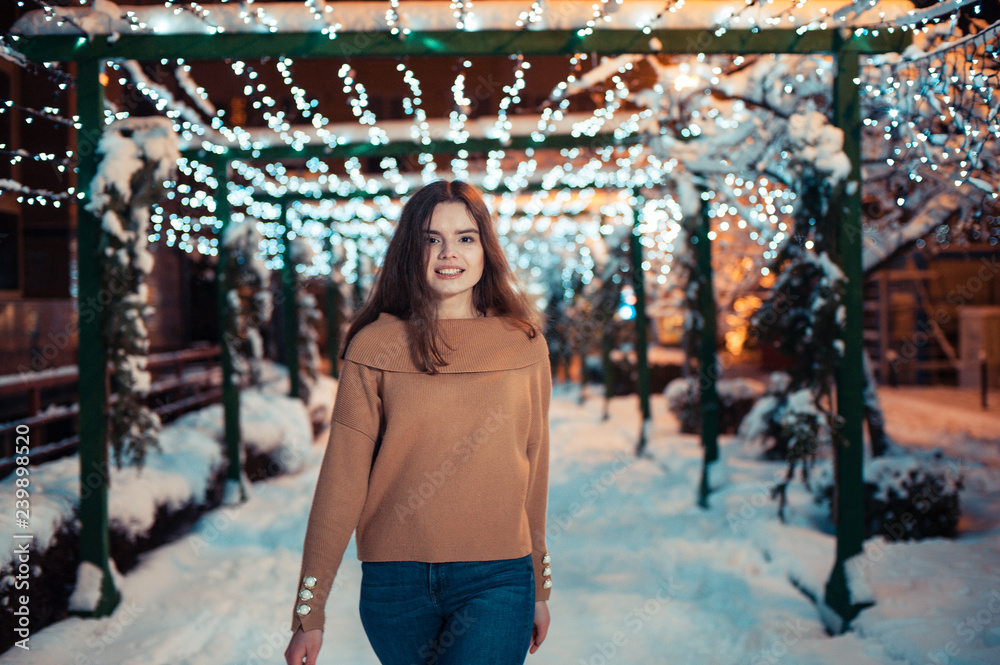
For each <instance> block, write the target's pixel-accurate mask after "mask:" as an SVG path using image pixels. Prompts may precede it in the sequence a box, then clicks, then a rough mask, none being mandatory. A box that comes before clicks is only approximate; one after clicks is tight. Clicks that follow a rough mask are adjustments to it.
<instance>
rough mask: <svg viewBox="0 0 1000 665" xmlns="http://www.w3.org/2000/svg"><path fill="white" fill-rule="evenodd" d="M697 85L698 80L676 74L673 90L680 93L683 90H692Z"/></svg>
mask: <svg viewBox="0 0 1000 665" xmlns="http://www.w3.org/2000/svg"><path fill="white" fill-rule="evenodd" d="M697 83H698V79H696V78H695V77H693V76H688V75H687V74H678V75H677V78H675V79H674V89H675V90H677V91H678V92H680V91H681V90H683V89H684V88H693V87H694V86H695V84H697Z"/></svg>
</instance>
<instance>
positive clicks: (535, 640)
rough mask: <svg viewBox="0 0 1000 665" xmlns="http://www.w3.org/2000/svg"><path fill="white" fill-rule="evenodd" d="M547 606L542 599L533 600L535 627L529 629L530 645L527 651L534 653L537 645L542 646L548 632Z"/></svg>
mask: <svg viewBox="0 0 1000 665" xmlns="http://www.w3.org/2000/svg"><path fill="white" fill-rule="evenodd" d="M550 620H551V618H550V617H549V606H548V605H546V604H545V601H544V600H538V601H535V627H534V628H533V629H532V631H531V647H530V648H529V649H528V653H535V652H536V651H538V647H540V646H542V642H544V641H545V636H546V635H547V634H548V632H549V621H550Z"/></svg>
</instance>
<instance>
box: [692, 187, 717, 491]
mask: <svg viewBox="0 0 1000 665" xmlns="http://www.w3.org/2000/svg"><path fill="white" fill-rule="evenodd" d="M700 194H701V196H700V197H699V198H700V200H701V209H700V210H699V211H698V213H699V217H700V219H699V224H698V226H697V229H698V232H697V235H696V236H695V237H694V238H692V240H695V241H696V242H695V247H694V249H695V253H696V254H697V259H698V310H699V311H700V312H701V321H702V325H701V339H700V346H699V354H698V399H699V404H700V405H701V445H702V448H703V452H704V464H703V466H702V473H701V489H700V491H699V493H698V503H699V505H700V506H701V507H703V508H707V507H708V495H709V493H711V491H712V487H710V482H709V476H710V475H711V474H710V472H709V469H710V468H711V466H712V464H714V463H715V462H716V461H717V460H718V459H719V393H718V391H717V390H716V387H715V384H716V380H717V379H718V378H719V377H718V363H717V361H716V357H715V316H716V314H715V290H714V288H713V284H712V241H711V240H710V239H709V236H708V234H709V230H710V226H711V217H709V202H708V200H707V198H706V197H705V195H704V190H703V189H702V191H701V192H700Z"/></svg>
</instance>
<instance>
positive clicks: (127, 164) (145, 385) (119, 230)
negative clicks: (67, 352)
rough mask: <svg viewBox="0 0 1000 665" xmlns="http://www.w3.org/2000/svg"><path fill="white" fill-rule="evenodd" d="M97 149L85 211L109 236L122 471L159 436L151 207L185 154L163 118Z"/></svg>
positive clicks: (106, 138) (107, 338)
mask: <svg viewBox="0 0 1000 665" xmlns="http://www.w3.org/2000/svg"><path fill="white" fill-rule="evenodd" d="M97 151H98V152H99V153H100V154H101V155H102V157H101V162H100V164H99V166H98V169H97V173H96V174H95V176H94V179H93V180H92V181H91V183H90V197H91V201H90V203H89V204H87V210H88V211H90V212H91V213H93V214H94V215H95V216H96V217H97V218H98V219H100V221H101V229H102V231H103V233H102V235H101V244H100V249H101V257H102V268H103V269H102V283H101V287H102V291H103V292H105V293H106V294H107V295H108V300H109V302H108V304H107V305H106V306H105V307H104V309H103V321H102V327H103V334H104V343H105V346H106V348H107V353H108V356H109V358H110V360H111V362H112V364H113V366H114V377H113V378H114V390H115V393H116V394H117V400H115V401H113V402H111V403H110V405H109V412H110V413H109V419H108V425H109V427H108V430H109V431H108V434H109V437H110V439H111V444H112V448H113V450H114V453H115V461H116V462H117V464H118V466H119V467H121V465H122V463H123V461H126V460H127V461H129V462H133V463H135V464H136V465H138V466H141V465H142V464H143V461H144V459H145V457H146V453H147V450H148V449H150V448H152V447H155V446H156V445H157V435H158V433H159V430H160V419H159V416H157V415H156V413H154V412H153V411H152V410H151V409H149V408H148V407H147V406H146V405H145V404H144V399H145V397H146V396H147V395H148V393H149V387H150V374H149V372H148V371H147V369H146V355H147V353H148V352H149V335H148V331H147V328H146V317H147V316H148V314H149V307H148V306H147V305H146V299H147V295H148V292H149V289H148V287H147V285H146V284H145V281H146V278H147V277H148V275H149V273H150V272H151V271H152V270H153V255H152V254H151V253H150V252H149V250H148V249H147V244H148V241H149V233H148V231H147V228H146V227H147V224H148V222H149V208H150V206H151V204H152V203H153V202H154V201H155V200H156V199H157V198H158V197H159V196H160V195H161V194H162V193H163V192H164V184H165V181H166V180H167V179H168V178H169V177H170V176H171V174H172V172H173V170H174V168H175V167H176V165H177V160H178V159H179V157H180V153H179V151H178V146H177V135H176V134H175V133H174V130H173V124H172V123H171V122H170V121H169V120H168V119H166V118H161V117H150V118H126V119H123V120H117V121H115V122H113V123H112V124H110V125H108V127H107V128H106V129H105V130H104V134H103V135H102V136H101V140H100V143H99V144H98V148H97Z"/></svg>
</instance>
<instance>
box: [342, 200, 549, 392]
mask: <svg viewBox="0 0 1000 665" xmlns="http://www.w3.org/2000/svg"><path fill="white" fill-rule="evenodd" d="M439 203H462V204H464V205H465V208H466V210H468V211H469V216H470V217H472V219H473V220H474V221H475V223H476V226H477V228H478V230H479V240H480V242H481V243H482V245H483V259H484V260H483V275H482V277H481V278H480V279H479V282H478V283H477V284H476V285H475V286H474V287H473V288H472V306H473V307H475V308H476V309H477V310H479V311H480V312H482V313H483V314H486V315H492V316H505V317H507V318H509V319H511V321H513V322H514V323H515V324H516V325H517V326H518V327H519V328H521V329H522V330H523V331H524V333H525V334H526V335H527V336H528V337H529V338H533V337H535V335H537V334H538V333H539V332H540V331H541V328H542V315H541V313H540V312H539V311H538V309H537V308H536V307H535V306H534V305H533V304H532V302H531V301H530V300H529V299H528V296H527V295H526V294H525V293H524V291H522V290H521V288H520V287H519V285H518V284H517V279H516V278H515V276H514V274H513V273H512V272H511V269H510V265H509V264H508V263H507V257H506V256H505V255H504V253H503V249H502V248H501V247H500V240H499V238H498V237H497V232H496V229H494V228H493V220H492V219H491V217H490V211H489V209H488V208H487V207H486V202H485V201H483V196H482V194H480V193H479V190H478V189H476V188H475V187H473V186H472V185H470V184H468V183H465V182H462V181H461V180H453V181H447V180H438V181H437V182H432V183H431V184H429V185H425V186H424V187H421V188H420V189H419V190H417V192H416V193H414V194H413V196H412V197H410V200H409V201H407V202H406V205H405V206H403V212H402V214H400V216H399V224H398V226H397V227H396V231H395V233H393V235H392V240H390V241H389V248H388V250H387V251H386V253H385V260H384V261H383V263H382V269H381V270H380V271H379V273H378V278H377V279H376V281H375V286H374V287H373V288H372V292H371V294H370V295H369V296H368V300H367V301H366V302H365V304H364V306H363V307H362V308H361V310H360V311H359V312H358V315H357V316H356V317H355V318H354V321H353V322H351V326H350V328H348V330H347V335H346V336H345V338H344V343H343V346H342V347H341V350H340V357H341V358H343V357H344V354H345V353H346V351H347V346H348V345H349V344H350V343H351V340H352V339H353V338H354V336H355V335H356V334H358V331H360V330H361V329H362V328H364V327H365V326H367V325H368V324H369V323H371V322H372V321H375V320H376V319H377V318H378V317H379V315H380V314H381V313H382V312H387V313H389V314H393V315H395V316H397V317H399V318H401V319H404V320H405V321H407V328H408V331H409V346H410V353H411V355H412V357H413V362H414V364H415V365H416V366H417V367H418V368H419V369H420V370H421V371H423V372H427V373H428V374H437V368H438V367H441V366H443V365H446V364H447V363H446V362H445V361H444V358H442V356H441V352H440V351H439V350H438V338H437V337H438V336H437V325H438V311H437V303H436V295H435V293H434V291H433V290H432V289H431V286H430V285H429V284H428V283H427V262H426V253H425V251H424V246H425V242H426V240H425V236H426V233H427V229H428V228H429V227H430V222H431V215H432V214H433V213H434V209H435V208H436V207H437V205H438V204H439Z"/></svg>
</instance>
